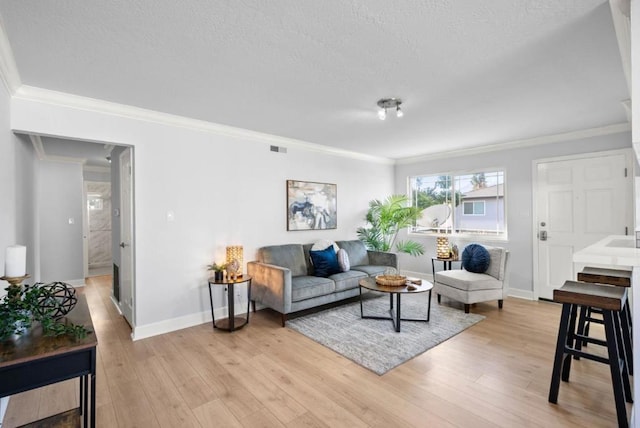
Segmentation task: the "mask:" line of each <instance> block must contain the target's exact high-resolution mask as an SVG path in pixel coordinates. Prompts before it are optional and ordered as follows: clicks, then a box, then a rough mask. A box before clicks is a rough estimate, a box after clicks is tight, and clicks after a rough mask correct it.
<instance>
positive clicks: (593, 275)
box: [578, 266, 631, 287]
mask: <svg viewBox="0 0 640 428" xmlns="http://www.w3.org/2000/svg"><path fill="white" fill-rule="evenodd" d="M578 281H583V282H595V283H598V284H609V285H616V286H618V287H631V271H630V270H621V269H603V268H596V267H591V266H586V267H585V268H584V269H582V272H578Z"/></svg>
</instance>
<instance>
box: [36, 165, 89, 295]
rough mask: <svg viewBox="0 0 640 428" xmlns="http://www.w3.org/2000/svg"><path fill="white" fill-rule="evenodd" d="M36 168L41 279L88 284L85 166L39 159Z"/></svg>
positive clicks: (43, 280)
mask: <svg viewBox="0 0 640 428" xmlns="http://www.w3.org/2000/svg"><path fill="white" fill-rule="evenodd" d="M36 168H37V171H38V173H37V184H36V187H37V203H38V213H37V218H38V220H37V221H38V230H39V251H40V281H42V282H51V281H63V282H70V283H72V284H75V285H78V284H84V267H83V259H82V193H83V187H82V165H81V164H79V163H68V162H52V161H39V162H38V163H37V166H36ZM70 221H73V224H70Z"/></svg>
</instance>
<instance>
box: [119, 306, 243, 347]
mask: <svg viewBox="0 0 640 428" xmlns="http://www.w3.org/2000/svg"><path fill="white" fill-rule="evenodd" d="M215 311H216V312H218V314H216V319H219V318H222V317H226V314H228V313H229V311H228V309H227V307H226V306H223V307H220V308H216V309H215ZM244 313H246V312H236V315H241V314H244ZM204 323H211V311H210V310H207V311H202V312H198V313H195V314H189V315H184V316H181V317H176V318H171V319H168V320H162V321H159V322H156V323H151V324H147V325H141V326H136V327H135V328H134V329H133V332H132V333H131V338H132V339H133V340H140V339H146V338H147V337H152V336H157V335H159V334H165V333H171V332H172V331H177V330H182V329H184V328H189V327H195V326H197V325H200V324H204ZM212 328H213V326H212Z"/></svg>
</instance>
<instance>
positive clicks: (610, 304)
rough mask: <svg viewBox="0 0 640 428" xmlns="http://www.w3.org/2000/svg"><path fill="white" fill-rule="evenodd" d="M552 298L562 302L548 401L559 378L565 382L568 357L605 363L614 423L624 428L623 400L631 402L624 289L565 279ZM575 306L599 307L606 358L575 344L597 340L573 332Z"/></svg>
mask: <svg viewBox="0 0 640 428" xmlns="http://www.w3.org/2000/svg"><path fill="white" fill-rule="evenodd" d="M553 301H554V302H558V303H562V315H561V317H560V326H559V328H558V341H557V344H556V353H555V357H554V360H553V371H552V373H551V387H550V389H549V402H550V403H557V402H558V392H559V390H560V379H562V380H563V381H565V382H568V381H569V373H570V371H571V360H572V358H571V357H572V356H579V357H582V358H586V359H589V360H592V361H597V362H600V363H604V364H608V365H609V368H610V371H611V382H612V384H613V396H614V400H615V406H616V414H617V416H618V426H620V427H628V426H629V422H628V420H627V409H626V406H625V401H626V402H628V403H632V402H633V399H632V393H631V383H630V382H629V374H628V372H627V365H626V363H625V359H624V358H621V357H622V356H623V355H624V344H623V341H622V334H621V325H620V314H621V312H622V310H623V308H624V307H625V306H626V302H627V289H626V288H622V287H610V286H606V285H600V284H591V283H581V282H576V281H566V282H565V283H564V285H563V286H562V287H560V288H558V289H556V290H554V291H553ZM579 306H589V307H592V308H597V309H600V310H602V315H603V319H604V329H605V340H604V341H603V344H605V345H606V347H607V350H608V358H604V357H601V356H599V355H594V354H589V353H587V352H584V351H582V350H580V349H577V348H576V347H575V344H576V343H578V342H580V341H588V342H590V343H597V339H593V338H590V337H588V336H585V335H584V334H583V333H582V332H576V316H577V312H578V307H579Z"/></svg>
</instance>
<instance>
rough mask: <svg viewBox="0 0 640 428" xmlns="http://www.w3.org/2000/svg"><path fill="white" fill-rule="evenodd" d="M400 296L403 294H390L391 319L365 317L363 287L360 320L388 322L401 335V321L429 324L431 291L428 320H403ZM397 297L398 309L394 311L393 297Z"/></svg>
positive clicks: (372, 316)
mask: <svg viewBox="0 0 640 428" xmlns="http://www.w3.org/2000/svg"><path fill="white" fill-rule="evenodd" d="M400 294H401V293H389V315H390V316H389V317H382V316H375V315H364V311H363V308H362V287H360V318H362V319H370V320H387V321H391V322H392V323H393V328H394V329H395V331H396V332H397V333H400V322H401V321H412V322H429V318H431V290H429V303H428V305H427V318H426V319H421V318H402V316H401V314H400V312H401V311H400V308H401V306H400ZM394 295H395V296H396V304H395V306H396V309H394V304H393V296H394Z"/></svg>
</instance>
